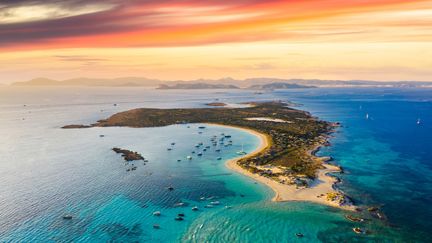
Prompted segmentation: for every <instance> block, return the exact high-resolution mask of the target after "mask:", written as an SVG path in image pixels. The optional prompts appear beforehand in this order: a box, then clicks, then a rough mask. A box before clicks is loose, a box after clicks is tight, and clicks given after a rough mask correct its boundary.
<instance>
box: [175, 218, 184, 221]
mask: <svg viewBox="0 0 432 243" xmlns="http://www.w3.org/2000/svg"><path fill="white" fill-rule="evenodd" d="M174 219H175V220H177V221H183V220H184V219H183V218H182V217H175V218H174Z"/></svg>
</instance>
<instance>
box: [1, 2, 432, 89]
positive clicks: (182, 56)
mask: <svg viewBox="0 0 432 243" xmlns="http://www.w3.org/2000/svg"><path fill="white" fill-rule="evenodd" d="M127 76H134V77H148V78H158V79H164V80H181V79H182V80H190V79H197V78H223V77H233V78H237V79H243V78H251V77H275V78H276V77H277V78H318V79H338V80H349V79H356V80H359V79H361V80H379V81H394V80H419V81H432V0H429V1H426V0H412V1H409V0H286V1H280V0H236V1H216V0H200V1H192V0H183V1H182V0H170V1H162V0H67V1H61V0H0V83H11V82H15V81H23V80H28V79H32V78H35V77H47V78H53V79H59V80H63V79H69V78H76V77H90V78H115V77H127Z"/></svg>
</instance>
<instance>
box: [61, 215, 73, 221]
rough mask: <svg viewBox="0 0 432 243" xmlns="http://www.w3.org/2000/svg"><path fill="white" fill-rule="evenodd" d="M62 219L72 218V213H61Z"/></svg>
mask: <svg viewBox="0 0 432 243" xmlns="http://www.w3.org/2000/svg"><path fill="white" fill-rule="evenodd" d="M63 219H68V220H69V219H72V215H70V214H66V215H63Z"/></svg>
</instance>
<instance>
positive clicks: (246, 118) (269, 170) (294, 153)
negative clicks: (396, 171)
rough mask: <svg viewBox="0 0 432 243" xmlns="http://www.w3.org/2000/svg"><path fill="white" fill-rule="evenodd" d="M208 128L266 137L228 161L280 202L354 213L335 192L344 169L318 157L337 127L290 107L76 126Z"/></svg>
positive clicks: (152, 113)
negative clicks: (201, 125) (193, 125)
mask: <svg viewBox="0 0 432 243" xmlns="http://www.w3.org/2000/svg"><path fill="white" fill-rule="evenodd" d="M190 123H208V124H212V125H220V126H229V127H235V128H239V129H244V130H245V131H247V132H250V133H252V134H255V135H256V136H258V137H259V138H260V141H261V145H260V146H259V148H257V150H255V151H253V152H252V153H249V154H246V153H242V154H243V156H242V157H239V158H236V159H234V160H231V161H228V162H227V166H228V167H229V168H231V169H233V170H235V171H237V172H239V173H242V174H245V175H247V176H250V177H252V178H254V179H256V180H257V181H260V182H262V183H264V184H266V185H268V186H269V187H270V188H272V189H273V190H274V191H275V197H274V199H273V200H275V201H289V200H302V201H312V202H318V203H324V204H327V205H331V206H336V207H341V208H344V209H350V210H353V209H354V206H353V205H352V203H351V201H350V200H349V198H348V197H346V196H345V195H344V193H343V192H341V191H340V190H338V189H337V188H336V187H334V184H335V183H337V182H338V181H339V180H338V179H337V178H335V177H333V176H330V175H329V173H330V172H333V173H334V172H340V171H341V169H340V168H339V167H337V166H335V165H331V164H329V163H327V162H328V161H329V160H330V158H327V157H317V156H315V152H316V151H318V149H319V148H320V147H321V146H325V145H327V144H328V141H327V140H328V136H329V134H330V133H332V132H333V131H334V129H335V127H337V126H338V124H337V123H330V122H326V121H322V120H319V119H317V118H315V117H313V116H312V115H311V114H310V113H308V112H305V111H301V110H297V109H293V108H291V107H288V105H287V103H284V102H279V101H274V102H262V103H260V102H251V103H249V106H247V107H243V108H227V107H213V108H190V109H184V108H179V109H150V108H138V109H132V110H128V111H124V112H120V113H117V114H114V115H112V116H111V117H109V118H107V119H104V120H99V121H98V122H97V123H94V124H91V125H69V126H64V127H63V128H75V127H80V126H82V127H84V128H87V127H114V126H120V127H134V128H140V127H160V126H168V125H173V124H190Z"/></svg>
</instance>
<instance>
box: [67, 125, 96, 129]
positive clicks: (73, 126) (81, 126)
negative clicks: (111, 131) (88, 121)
mask: <svg viewBox="0 0 432 243" xmlns="http://www.w3.org/2000/svg"><path fill="white" fill-rule="evenodd" d="M89 127H92V126H90V125H66V126H63V127H62V128H63V129H75V128H89Z"/></svg>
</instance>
